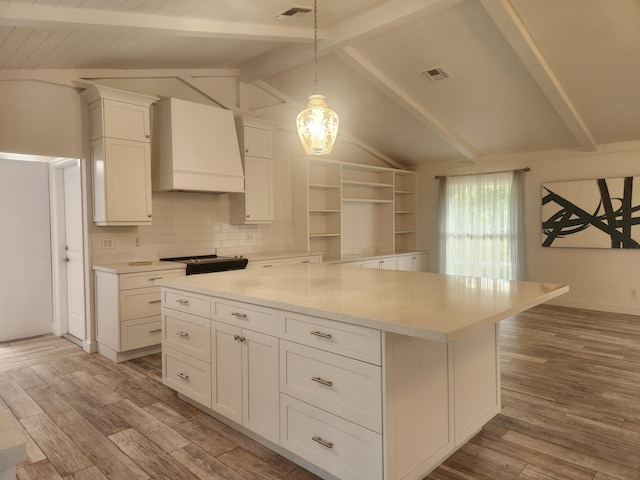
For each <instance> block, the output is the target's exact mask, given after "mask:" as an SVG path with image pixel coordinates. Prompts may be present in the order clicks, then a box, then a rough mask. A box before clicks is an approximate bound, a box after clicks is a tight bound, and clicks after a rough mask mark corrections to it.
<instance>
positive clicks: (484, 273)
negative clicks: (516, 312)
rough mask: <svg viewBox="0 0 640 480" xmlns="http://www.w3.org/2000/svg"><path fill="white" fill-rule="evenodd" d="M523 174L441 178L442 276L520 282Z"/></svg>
mask: <svg viewBox="0 0 640 480" xmlns="http://www.w3.org/2000/svg"><path fill="white" fill-rule="evenodd" d="M522 175H523V173H522V171H514V172H499V173H491V174H480V175H464V176H456V177H449V178H443V177H441V178H440V272H441V273H446V274H450V275H466V276H473V277H485V278H502V279H506V280H516V279H520V278H522V276H523V272H524V238H525V237H524V222H523V214H522V212H523V189H522V183H523V182H522Z"/></svg>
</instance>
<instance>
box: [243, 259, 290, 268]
mask: <svg viewBox="0 0 640 480" xmlns="http://www.w3.org/2000/svg"><path fill="white" fill-rule="evenodd" d="M280 265H284V260H263V261H258V262H251V261H249V263H247V268H271V267H278V266H280Z"/></svg>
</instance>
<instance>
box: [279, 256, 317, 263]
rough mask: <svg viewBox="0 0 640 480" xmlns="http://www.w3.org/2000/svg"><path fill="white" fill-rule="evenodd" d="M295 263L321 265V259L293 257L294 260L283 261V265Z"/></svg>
mask: <svg viewBox="0 0 640 480" xmlns="http://www.w3.org/2000/svg"><path fill="white" fill-rule="evenodd" d="M296 263H322V257H321V256H317V257H295V258H287V259H285V261H284V264H285V265H293V264H296Z"/></svg>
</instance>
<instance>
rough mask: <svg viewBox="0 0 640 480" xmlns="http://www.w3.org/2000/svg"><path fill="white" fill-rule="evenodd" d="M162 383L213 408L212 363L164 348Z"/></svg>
mask: <svg viewBox="0 0 640 480" xmlns="http://www.w3.org/2000/svg"><path fill="white" fill-rule="evenodd" d="M162 383H164V384H165V385H167V386H168V387H171V388H173V389H174V390H175V391H177V392H179V393H182V394H183V395H185V396H187V397H189V398H191V399H193V400H195V401H196V402H198V403H200V404H201V405H204V406H205V407H207V408H211V365H210V364H209V363H206V362H203V361H200V360H196V359H195V358H192V357H190V356H188V355H185V354H183V353H180V352H177V351H175V350H172V349H171V348H166V347H163V348H162Z"/></svg>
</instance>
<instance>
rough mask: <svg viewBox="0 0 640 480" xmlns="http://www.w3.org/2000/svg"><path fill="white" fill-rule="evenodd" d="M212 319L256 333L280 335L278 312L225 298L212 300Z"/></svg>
mask: <svg viewBox="0 0 640 480" xmlns="http://www.w3.org/2000/svg"><path fill="white" fill-rule="evenodd" d="M211 310H212V318H214V319H216V320H220V321H221V322H225V323H229V324H231V325H235V326H236V327H240V328H247V329H249V330H253V331H254V332H260V333H266V334H267V335H273V336H277V335H278V311H277V310H274V309H272V308H268V307H262V306H260V305H253V304H251V303H244V302H235V301H233V300H227V299H224V298H215V297H214V298H213V299H212V300H211Z"/></svg>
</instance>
